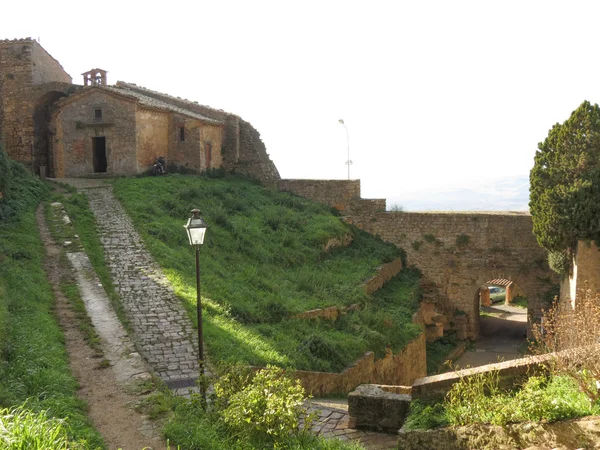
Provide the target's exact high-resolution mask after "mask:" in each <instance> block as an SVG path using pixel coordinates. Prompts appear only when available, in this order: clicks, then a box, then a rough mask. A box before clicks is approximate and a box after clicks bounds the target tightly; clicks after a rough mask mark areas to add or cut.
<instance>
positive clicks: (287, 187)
mask: <svg viewBox="0 0 600 450" xmlns="http://www.w3.org/2000/svg"><path fill="white" fill-rule="evenodd" d="M277 188H278V189H279V190H281V191H287V192H293V193H294V194H296V195H299V196H300V197H304V198H308V199H310V200H313V201H315V202H318V203H323V204H325V205H327V206H331V207H333V208H336V209H338V210H340V211H343V210H344V209H346V205H347V204H348V201H349V200H352V199H358V198H360V180H279V181H277Z"/></svg>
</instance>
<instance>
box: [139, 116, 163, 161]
mask: <svg viewBox="0 0 600 450" xmlns="http://www.w3.org/2000/svg"><path fill="white" fill-rule="evenodd" d="M136 127H137V136H136V140H137V142H136V145H137V155H136V159H137V171H138V172H145V171H147V170H150V169H151V168H152V167H153V165H154V162H155V161H156V158H158V157H159V156H163V157H165V158H166V157H167V154H168V150H169V114H168V113H166V112H164V111H156V110H150V109H142V108H138V110H137V112H136Z"/></svg>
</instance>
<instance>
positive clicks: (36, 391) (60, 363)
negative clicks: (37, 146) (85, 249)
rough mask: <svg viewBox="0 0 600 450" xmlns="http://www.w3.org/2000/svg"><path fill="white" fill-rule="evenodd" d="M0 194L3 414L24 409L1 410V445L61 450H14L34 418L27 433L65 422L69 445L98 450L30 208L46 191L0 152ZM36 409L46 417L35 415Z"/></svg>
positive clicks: (0, 381)
mask: <svg viewBox="0 0 600 450" xmlns="http://www.w3.org/2000/svg"><path fill="white" fill-rule="evenodd" d="M0 190H1V191H2V193H3V198H2V200H0V409H2V408H13V407H19V406H22V410H24V411H25V412H24V413H22V414H17V415H9V416H5V414H6V411H2V412H0V415H2V416H4V417H0V430H1V432H0V447H2V445H3V444H2V443H3V442H4V444H6V441H5V439H15V440H16V442H15V443H14V445H15V447H10V448H58V447H57V446H55V445H58V444H56V442H57V441H53V442H54V444H52V445H49V444H47V442H46V444H40V445H41V446H40V447H32V446H31V445H32V444H31V442H32V441H26V442H28V443H23V444H22V445H23V447H19V444H18V442H19V439H21V440H22V441H24V440H25V439H26V437H25V436H24V435H25V434H27V433H26V430H25V429H20V428H19V427H20V425H18V421H19V420H23V414H25V415H28V414H29V413H33V416H29V415H28V416H27V417H30V418H31V417H35V419H31V421H30V422H29V423H27V421H25V422H26V425H23V426H25V427H26V428H27V427H30V426H33V422H35V423H37V425H40V424H41V425H42V427H43V424H44V423H45V418H46V417H48V418H60V419H66V423H65V426H64V428H63V429H64V430H68V433H69V435H70V438H71V439H75V440H86V441H87V444H86V446H85V448H97V447H98V446H102V440H101V438H100V436H99V435H98V434H97V433H96V432H95V431H94V430H93V429H92V427H91V426H90V424H89V423H88V421H87V418H86V415H85V405H84V404H83V402H82V401H81V400H79V399H78V398H77V397H76V396H75V391H76V389H77V382H76V380H75V379H74V378H73V376H72V375H71V373H70V370H69V366H68V360H67V355H66V352H65V348H64V338H63V335H62V331H61V330H60V328H59V326H58V324H57V323H56V320H55V317H54V315H53V312H52V310H53V304H54V295H53V292H52V289H51V286H50V285H49V284H48V281H47V279H46V274H45V272H44V270H43V260H44V255H45V252H44V247H43V245H42V242H41V240H40V236H39V233H38V230H37V224H36V221H35V216H34V210H35V206H36V204H37V203H38V202H39V201H40V199H41V198H43V197H44V196H45V195H46V193H47V188H46V186H45V185H44V184H42V183H41V182H40V181H39V180H37V179H34V178H33V177H31V175H30V174H29V173H28V172H27V171H26V169H25V168H24V167H23V166H21V165H19V164H16V163H13V162H10V161H8V159H7V158H6V155H5V154H4V153H3V152H2V151H1V150H0ZM40 411H47V413H46V414H42V415H41V416H38V415H37V413H38V412H40ZM47 423H48V424H50V425H51V424H52V422H47ZM46 437H48V438H50V436H49V435H48V436H42V435H38V436H32V437H31V439H35V440H37V442H44V438H46ZM44 445H49V446H46V447H44ZM2 448H5V447H2Z"/></svg>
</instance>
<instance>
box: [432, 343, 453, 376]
mask: <svg viewBox="0 0 600 450" xmlns="http://www.w3.org/2000/svg"><path fill="white" fill-rule="evenodd" d="M457 346H458V340H457V339H456V334H446V335H444V337H442V338H441V339H438V340H436V341H433V342H428V343H427V352H426V355H427V374H428V375H434V374H436V373H438V372H439V371H440V370H441V369H443V366H444V363H445V362H446V360H447V358H448V355H450V353H451V352H452V351H454V350H455V349H456V347H457Z"/></svg>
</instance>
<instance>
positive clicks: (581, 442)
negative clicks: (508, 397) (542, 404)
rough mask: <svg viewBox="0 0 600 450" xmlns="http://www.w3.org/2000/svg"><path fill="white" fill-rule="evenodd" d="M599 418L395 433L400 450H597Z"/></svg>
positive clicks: (599, 437) (599, 427) (599, 432)
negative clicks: (590, 449)
mask: <svg viewBox="0 0 600 450" xmlns="http://www.w3.org/2000/svg"><path fill="white" fill-rule="evenodd" d="M599 441H600V418H598V417H584V418H582V419H574V420H565V421H561V422H554V423H537V422H525V423H515V424H509V425H505V426H495V425H479V424H478V425H469V426H464V427H446V428H437V429H433V430H412V431H403V430H400V432H399V433H398V447H397V448H401V449H403V450H422V449H434V448H435V449H437V450H465V449H478V450H496V449H499V448H503V449H516V448H531V449H533V448H536V449H546V448H547V449H549V448H557V449H559V448H560V449H574V448H598V447H597V445H598V442H599Z"/></svg>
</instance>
